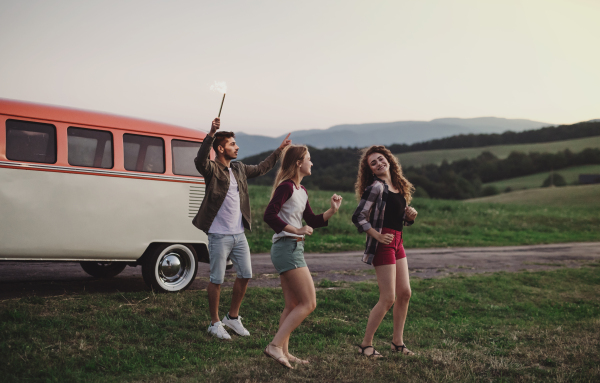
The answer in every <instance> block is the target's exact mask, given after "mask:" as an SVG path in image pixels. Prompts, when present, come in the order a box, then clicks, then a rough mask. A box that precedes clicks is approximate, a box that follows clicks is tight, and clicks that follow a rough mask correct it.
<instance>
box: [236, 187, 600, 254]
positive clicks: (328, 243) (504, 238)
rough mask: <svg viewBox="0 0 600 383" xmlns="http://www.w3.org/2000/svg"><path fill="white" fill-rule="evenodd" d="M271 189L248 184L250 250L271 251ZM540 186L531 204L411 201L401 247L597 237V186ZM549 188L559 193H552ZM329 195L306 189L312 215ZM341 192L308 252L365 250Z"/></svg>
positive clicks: (349, 198) (350, 199)
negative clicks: (411, 216)
mask: <svg viewBox="0 0 600 383" xmlns="http://www.w3.org/2000/svg"><path fill="white" fill-rule="evenodd" d="M270 190H271V189H270V188H269V187H266V186H253V185H250V187H249V191H250V204H251V207H252V228H253V230H252V233H249V232H246V236H247V238H248V242H249V244H250V250H251V251H252V253H268V252H269V251H270V249H271V238H272V236H273V234H274V232H273V230H272V229H271V228H270V227H269V226H268V225H267V224H266V223H264V222H263V214H264V211H265V208H266V206H267V204H268V202H269V197H270ZM544 190H545V191H546V192H547V191H548V190H550V189H548V188H545V189H544ZM544 190H542V194H541V195H538V196H536V195H532V196H531V197H526V198H531V199H532V200H535V202H536V203H535V204H533V203H529V202H528V201H529V199H526V200H524V201H521V202H519V198H518V197H517V198H515V201H517V202H516V203H501V202H503V201H502V200H494V199H492V200H489V199H479V200H481V201H479V200H478V201H479V202H482V203H465V202H463V201H450V200H432V199H422V198H421V199H415V200H414V201H413V203H412V205H413V206H414V207H415V209H417V211H418V212H419V215H418V217H417V221H416V223H415V224H414V225H413V226H410V227H408V228H406V229H405V234H404V238H405V242H404V246H405V247H407V248H426V247H448V246H511V245H534V244H542V243H560V242H580V241H600V185H592V186H591V187H588V186H577V187H561V188H551V190H550V195H549V196H548V197H544V196H545V195H546V194H543V193H544ZM554 190H555V191H554ZM532 191H533V190H532ZM552 191H554V193H558V194H552ZM516 193H521V192H513V193H506V194H502V195H499V196H495V197H492V198H501V197H505V196H513V195H514V196H515V197H516V196H518V194H516ZM561 193H562V194H561ZM332 194H333V192H329V191H318V190H309V201H310V205H311V207H312V209H313V211H314V212H315V214H320V213H322V212H324V211H325V210H327V209H328V208H329V198H330V197H331V195H332ZM339 194H341V195H342V196H343V197H344V200H343V203H342V207H341V208H340V211H339V212H338V214H336V215H334V216H333V217H332V218H331V220H330V223H329V226H327V227H324V228H319V229H315V231H314V234H313V235H312V236H310V237H308V238H307V240H306V245H305V250H306V252H310V253H314V252H336V251H345V250H362V249H364V244H365V235H364V234H358V231H357V230H356V228H355V227H354V225H353V224H352V221H351V217H352V213H353V212H354V209H356V206H357V202H356V200H355V198H354V195H353V194H352V193H339ZM570 196H572V197H570ZM524 198H525V197H524ZM470 201H471V202H472V201H473V200H470ZM491 202H500V203H491Z"/></svg>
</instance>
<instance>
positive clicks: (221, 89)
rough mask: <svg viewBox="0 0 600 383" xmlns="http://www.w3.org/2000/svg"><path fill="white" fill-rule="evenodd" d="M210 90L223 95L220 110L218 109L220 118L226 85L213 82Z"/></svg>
mask: <svg viewBox="0 0 600 383" xmlns="http://www.w3.org/2000/svg"><path fill="white" fill-rule="evenodd" d="M210 90H215V91H217V92H219V93H223V99H222V100H221V108H219V116H218V117H221V111H222V110H223V103H224V102H225V94H226V93H227V84H226V83H225V81H215V83H214V84H213V85H211V86H210Z"/></svg>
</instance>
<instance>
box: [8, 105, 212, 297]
mask: <svg viewBox="0 0 600 383" xmlns="http://www.w3.org/2000/svg"><path fill="white" fill-rule="evenodd" d="M205 135H206V134H205V133H203V132H201V131H198V130H193V129H187V128H182V127H179V126H173V125H168V124H162V123H157V122H151V121H144V120H140V119H134V118H127V117H120V116H115V115H110V114H104V113H96V112H90V111H83V110H77V109H71V108H64V107H56V106H48V105H41V104H34V103H27V102H20V101H13V100H7V99H0V260H20V261H25V260H29V261H77V262H80V263H81V266H82V268H83V270H85V271H86V272H87V273H88V274H90V275H92V276H95V277H112V276H115V275H117V274H119V273H120V272H121V271H123V269H124V268H125V267H126V266H127V265H129V266H138V265H141V267H142V275H143V277H144V280H145V282H146V283H147V284H148V285H149V286H151V287H152V288H153V289H155V290H158V291H180V290H183V289H185V288H187V287H188V286H189V285H190V284H191V283H192V282H193V281H194V279H195V276H196V273H197V270H198V261H201V262H208V251H207V242H208V241H207V237H206V235H205V234H204V233H203V232H201V231H200V230H198V229H197V228H195V227H194V226H193V225H192V223H191V220H192V218H193V217H194V215H195V214H196V212H197V211H198V208H199V206H200V203H201V202H202V198H203V197H204V179H203V178H202V176H201V175H200V174H199V173H198V171H197V170H196V168H195V166H194V158H195V157H196V153H197V152H198V149H199V147H200V145H201V143H202V140H203V139H204V137H205Z"/></svg>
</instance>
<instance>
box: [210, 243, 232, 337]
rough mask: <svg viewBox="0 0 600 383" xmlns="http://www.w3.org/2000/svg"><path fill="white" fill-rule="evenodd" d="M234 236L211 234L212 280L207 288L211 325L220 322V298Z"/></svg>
mask: <svg viewBox="0 0 600 383" xmlns="http://www.w3.org/2000/svg"><path fill="white" fill-rule="evenodd" d="M232 245H233V238H232V236H230V235H220V234H209V235H208V254H209V257H210V282H209V283H208V287H207V289H206V291H207V293H208V308H209V312H210V321H211V325H212V324H215V323H217V322H219V300H220V298H221V284H222V283H223V280H224V279H225V267H226V264H227V256H228V255H229V252H230V251H231V246H232Z"/></svg>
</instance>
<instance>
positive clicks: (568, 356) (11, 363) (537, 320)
mask: <svg viewBox="0 0 600 383" xmlns="http://www.w3.org/2000/svg"><path fill="white" fill-rule="evenodd" d="M326 282H327V281H325V280H324V281H321V285H320V286H317V287H322V288H320V289H318V291H317V309H316V310H315V311H314V312H313V313H312V314H311V315H310V316H309V317H308V318H307V319H306V320H305V321H304V322H303V323H302V324H301V325H300V327H299V328H298V329H297V330H296V331H295V332H294V333H293V334H292V337H291V339H290V351H291V352H292V353H293V354H295V355H297V356H300V357H303V358H308V359H309V360H310V362H311V364H310V365H308V366H298V367H297V368H296V369H295V370H293V371H289V370H285V369H283V368H282V367H281V366H279V365H278V364H277V363H276V362H275V361H273V360H272V359H269V358H266V357H265V356H264V355H263V354H262V350H263V349H264V347H265V346H266V345H267V344H268V343H269V342H270V341H271V339H272V337H273V336H274V334H275V332H276V330H277V326H278V321H279V314H280V313H281V310H282V309H283V297H282V293H281V289H274V288H249V289H248V292H247V294H246V298H245V300H244V302H243V303H242V307H241V310H240V313H241V314H242V315H243V316H244V325H245V326H246V327H247V328H248V330H249V331H250V333H251V336H250V337H243V338H242V337H238V336H233V340H232V341H231V342H227V341H221V340H218V339H215V338H212V337H210V336H209V335H208V334H207V333H206V326H207V325H208V322H209V319H210V317H209V313H208V300H207V296H206V291H199V292H198V291H193V292H183V293H178V294H152V293H151V292H139V293H124V294H120V293H117V294H95V295H91V294H90V295H88V294H83V295H77V296H57V297H46V298H41V297H35V296H33V297H27V298H22V299H11V300H8V301H3V302H0V358H1V359H2V363H0V373H1V374H2V381H3V382H7V383H8V382H29V381H44V382H82V381H85V382H102V383H109V382H124V381H135V382H140V381H144V382H148V381H152V382H173V381H178V382H206V381H209V382H228V381H250V382H263V381H273V382H294V381H298V382H299V381H314V382H323V381H343V382H350V381H360V382H392V381H397V382H423V381H430V382H432V381H435V382H464V381H486V382H487V381H503V382H540V381H561V382H567V381H568V382H580V381H581V382H589V381H599V380H600V367H599V366H600V354H599V353H598V349H599V348H600V333H599V332H598V326H600V319H599V318H600V263H599V262H590V263H584V264H582V268H580V269H559V270H556V271H547V272H535V273H529V272H522V273H514V274H508V273H497V274H493V275H475V276H468V277H464V276H460V275H456V276H453V277H446V278H441V279H434V280H431V279H429V280H420V279H413V280H412V283H411V285H412V291H413V295H412V299H411V303H410V309H409V312H408V318H407V322H406V327H405V332H404V339H405V343H406V344H407V345H408V347H409V348H410V349H411V350H413V351H415V352H416V354H417V356H415V357H403V356H401V355H397V354H392V353H391V352H390V341H391V339H392V312H391V311H390V312H388V314H387V316H386V317H385V319H384V320H383V322H382V324H381V326H380V327H379V329H378V331H377V333H376V334H375V340H374V345H375V347H376V348H377V350H378V351H380V352H381V353H382V354H383V355H384V356H385V358H384V359H381V360H372V359H369V358H365V357H361V356H359V355H358V353H357V349H356V347H354V346H353V345H354V344H356V343H359V342H360V341H361V338H362V335H363V334H364V329H365V326H366V322H367V318H368V315H369V312H370V310H371V308H372V307H373V305H374V304H375V303H376V302H377V299H378V288H377V285H376V283H375V282H364V283H360V284H350V285H349V284H343V285H339V284H337V283H333V282H327V283H326ZM331 286H336V288H335V289H329V287H331ZM230 300H231V290H230V289H225V290H224V291H223V292H222V302H229V301H230ZM225 306H226V305H225V304H223V305H222V307H221V309H222V310H225Z"/></svg>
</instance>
